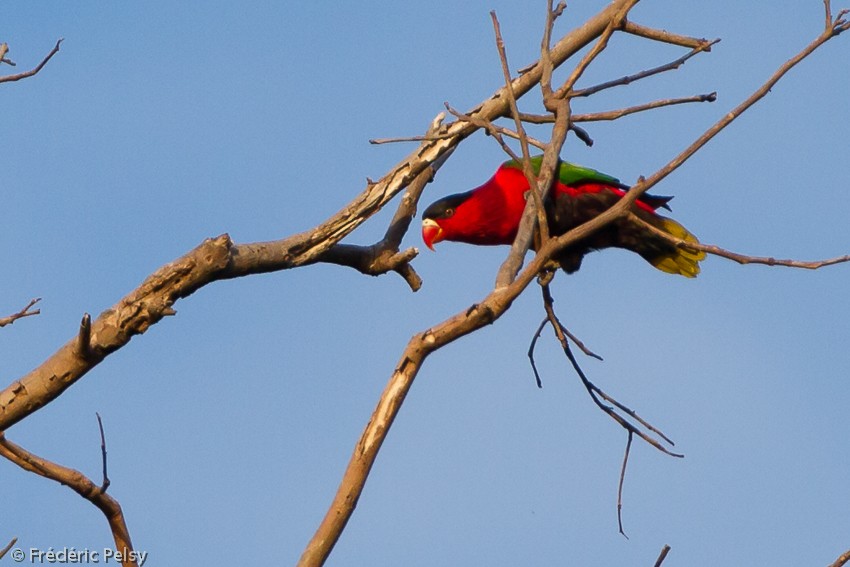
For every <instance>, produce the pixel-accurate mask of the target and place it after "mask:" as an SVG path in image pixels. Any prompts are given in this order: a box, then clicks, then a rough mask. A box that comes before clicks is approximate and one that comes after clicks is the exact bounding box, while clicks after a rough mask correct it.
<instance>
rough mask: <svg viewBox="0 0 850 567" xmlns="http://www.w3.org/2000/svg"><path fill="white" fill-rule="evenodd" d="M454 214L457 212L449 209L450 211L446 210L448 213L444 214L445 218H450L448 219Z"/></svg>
mask: <svg viewBox="0 0 850 567" xmlns="http://www.w3.org/2000/svg"><path fill="white" fill-rule="evenodd" d="M453 214H455V210H454V209H453V208H451V207H449V208H448V209H446V212H444V213H443V216H444V217H446V218H448V217H450V216H452V215H453Z"/></svg>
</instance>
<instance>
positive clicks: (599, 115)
mask: <svg viewBox="0 0 850 567" xmlns="http://www.w3.org/2000/svg"><path fill="white" fill-rule="evenodd" d="M716 100H717V93H716V92H711V93H706V94H698V95H694V96H686V97H681V98H667V99H661V100H654V101H652V102H647V103H644V104H638V105H635V106H629V107H626V108H619V109H616V110H606V111H603V112H591V113H586V114H573V116H572V121H573V122H600V121H603V120H617V119H618V118H622V117H623V116H628V115H629V114H635V113H637V112H643V111H645V110H653V109H655V108H662V107H665V106H673V105H676V104H685V103H690V102H714V101H716ZM520 117H521V118H522V121H523V122H528V123H530V124H552V123H553V122H555V116H554V115H553V114H528V113H522V114H520ZM572 128H573V126H571V129H572Z"/></svg>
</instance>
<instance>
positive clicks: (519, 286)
mask: <svg viewBox="0 0 850 567" xmlns="http://www.w3.org/2000/svg"><path fill="white" fill-rule="evenodd" d="M625 4H627V2H621V3H618V2H615V3H612V4H611V5H609V6H608V11H607V12H606V15H608V16H609V17H613V16H614V15H617V14H618V13H619V11H620V10H621V9H622V7H623V6H624V5H625ZM607 21H610V20H607ZM596 23H597V24H598V23H599V21H598V20H596ZM603 25H604V27H606V28H607V23H605V24H603ZM843 25H844V24H843V23H842V26H843ZM836 29H838V28H837V27H836V26H833V28H832V29H830V30H827V31H825V32H824V33H823V34H822V35H821V36H820V37H819V38H818V39H817V40H815V41H814V42H812V44H810V45H809V46H808V47H806V48H805V49H804V50H803V51H802V52H801V53H800V54H799V55H798V56H796V57H794V58H793V59H792V60H790V61H789V62H787V63H786V64H784V65H783V66H781V67H780V69H779V70H778V71H777V72H776V73H775V74H774V75H773V76H772V77H771V78H770V79H769V80H768V82H767V83H765V85H763V86H762V87H761V88H760V89H759V90H758V91H756V92H755V93H754V94H753V95H752V96H751V97H749V98H748V99H747V100H745V101H744V102H743V103H741V104H740V105H739V106H738V107H737V108H736V109H734V110H733V111H732V112H731V113H729V114H727V115H726V116H724V117H723V118H722V119H721V120H719V121H718V122H717V123H716V124H715V125H714V126H713V127H712V128H710V129H709V130H708V131H707V132H706V133H705V134H703V135H702V136H701V137H700V138H698V139H697V140H696V141H695V142H694V143H693V144H691V146H689V147H688V148H686V149H685V150H684V151H683V152H681V153H680V154H679V155H678V156H677V157H676V158H674V159H673V160H672V161H671V162H669V163H668V164H667V165H666V166H665V167H664V168H662V169H661V170H659V171H658V172H656V173H655V174H653V175H652V176H651V177H650V178H649V179H647V180H640V181H639V182H638V183H637V184H636V185H635V186H634V187H632V189H631V190H629V191H628V192H627V194H626V196H625V197H624V198H622V199H621V200H620V201H619V202H618V203H617V204H616V205H614V206H613V207H611V208H610V209H608V210H607V211H605V212H604V213H602V214H601V215H599V216H597V217H595V218H594V219H592V220H590V221H588V222H586V223H584V224H582V225H580V226H578V227H576V228H574V229H573V230H570V231H569V232H567V233H566V234H564V235H561V236H558V237H555V238H550V239H549V241H548V242H546V243H544V244H543V245H542V246H541V247H540V248H539V250H538V252H537V254H536V255H535V257H534V259H533V260H532V261H531V262H530V263H529V265H528V266H527V267H526V268H525V270H523V271H522V272H521V273H520V274H519V276H517V277H516V278H515V279H513V280H512V282H511V283H509V284H507V285H502V286H499V285H497V287H496V288H495V289H494V290H493V291H492V292H491V293H490V294H489V295H488V296H487V297H485V298H484V299H483V300H482V301H481V302H480V303H477V304H475V305H473V306H472V307H471V308H470V309H467V310H465V311H463V312H461V313H459V314H457V315H455V316H454V317H452V318H450V319H447V320H445V321H444V322H443V323H440V324H439V325H437V326H435V327H431V328H430V329H428V330H426V331H423V332H422V333H419V334H416V335H414V336H413V337H412V338H411V339H410V342H409V343H408V345H407V347H406V348H405V350H404V353H403V354H402V357H401V360H400V361H399V363H398V365H397V366H396V369H395V371H394V372H393V374H392V376H391V378H390V381H389V383H388V384H387V386H386V388H385V389H384V392H383V393H382V395H381V398H380V400H379V401H378V405H377V407H376V409H375V411H374V412H373V414H372V418H371V419H370V420H369V423H368V424H367V426H366V429H365V430H364V431H363V434H362V435H361V437H360V439H359V441H358V442H357V444H356V446H355V449H354V454H353V455H352V457H351V460H350V461H349V464H348V467H347V468H346V471H345V473H344V475H343V478H342V481H341V482H340V485H339V488H338V490H337V493H336V496H335V497H334V500H333V502H332V504H331V506H330V508H329V509H328V511H327V513H326V515H325V518H324V519H323V521H322V523H321V524H320V525H319V528H318V529H317V530H316V533H315V534H314V536H313V538H312V539H311V540H310V542H309V543H308V545H307V548H306V549H305V551H304V553H303V554H302V556H301V560H300V561H299V565H301V566H314V565H321V564H323V563H324V561H325V559H326V558H327V556H328V555H329V554H330V552H331V550H332V548H333V546H334V545H335V543H336V541H337V540H338V538H339V535H340V534H341V533H342V530H343V529H344V528H345V525H346V523H347V522H348V520H349V518H350V517H351V514H352V512H353V511H354V508H355V507H356V505H357V501H358V499H359V497H360V494H361V493H362V490H363V487H364V485H365V482H366V479H367V477H368V475H369V472H370V470H371V468H372V465H373V464H374V461H375V458H376V456H377V453H378V451H379V449H380V446H381V444H382V443H383V441H384V439H385V438H386V436H387V434H388V432H389V430H390V428H391V426H392V423H393V421H394V419H395V417H396V415H397V414H398V411H399V410H400V408H401V405H402V403H403V402H404V399H405V397H406V395H407V392H408V391H409V389H410V386H411V385H412V383H413V380H414V379H415V377H416V375H417V373H418V372H419V369H420V368H421V366H422V364H423V363H424V361H425V359H426V358H427V356H428V355H429V354H431V353H433V352H434V351H436V350H438V349H439V348H441V347H442V346H444V345H446V344H449V343H451V342H453V341H454V340H456V339H458V338H460V337H462V336H465V335H466V334H468V333H470V332H473V331H474V330H476V329H478V328H480V327H482V326H484V325H486V324H491V323H493V322H494V321H495V320H497V319H498V318H499V317H500V316H501V314H502V313H504V311H505V310H506V309H507V308H508V307H509V306H510V304H511V302H512V301H513V300H514V299H515V298H516V297H517V296H518V295H519V294H520V293H521V292H522V291H523V290H524V289H525V287H527V285H528V283H529V282H530V281H531V279H533V278H534V277H535V276H536V275H537V274H538V273H539V272H540V271H541V270H542V269H543V268H544V267H545V266H546V264H547V262H548V260H549V259H550V258H551V257H552V255H553V254H554V253H556V252H557V251H558V250H561V249H562V248H563V247H565V246H568V245H569V244H571V243H573V242H576V241H578V240H579V239H581V238H583V237H585V236H587V235H589V234H591V233H592V232H593V231H595V230H598V229H599V228H600V227H602V226H604V225H605V224H606V223H608V222H611V221H612V220H613V219H614V218H616V217H618V216H620V215H623V214H626V210H627V208H628V207H630V206H631V205H632V203H633V202H634V200H635V199H637V197H638V196H640V195H641V194H642V193H643V192H645V191H646V190H648V189H649V188H650V187H651V186H653V185H654V184H656V183H658V181H660V180H661V179H663V178H664V177H666V176H667V175H669V174H670V172H672V171H673V170H674V169H676V168H677V167H679V166H680V165H681V164H682V163H684V161H686V160H687V159H688V158H689V157H690V156H691V155H693V153H694V152H696V151H697V150H698V149H699V148H700V147H702V146H703V145H705V143H707V142H708V140H710V139H711V138H712V137H713V136H714V135H716V134H717V133H718V132H719V131H720V130H722V129H723V128H725V127H726V126H727V125H728V124H729V123H731V122H732V121H733V120H734V119H735V118H736V117H737V116H739V115H740V114H741V113H742V112H744V111H745V110H746V109H747V108H749V106H751V105H752V104H754V103H755V102H756V101H757V100H759V99H760V98H761V97H763V96H764V94H766V93H767V92H768V91H769V90H770V88H771V87H772V86H773V85H775V84H776V82H777V81H778V80H779V79H780V78H781V77H782V76H783V75H784V74H785V73H786V72H787V71H788V70H789V69H790V68H791V67H793V66H794V65H796V64H797V63H799V61H801V60H802V59H803V58H805V57H806V56H807V55H808V54H809V53H811V52H812V51H814V50H815V49H816V48H817V47H818V46H820V45H821V44H823V43H824V42H825V41H827V40H828V39H829V38H830V37H833V36H834V35H837V33H838V32H837V31H835V30H836ZM599 33H602V32H601V31H600V32H599ZM539 67H540V65H539V64H538V65H535V66H534V67H531V68H529V70H528V71H527V73H526V74H523V75H521V76H520V78H519V79H516V80H515V82H516V81H518V80H520V79H523V78H525V77H526V76H529V74H530V73H531V72H532V71H533V70H535V69H539ZM553 141H554V136H553ZM550 147H551V146H550ZM544 160H545V158H544ZM541 169H542V168H541ZM512 253H513V252H512ZM497 281H498V280H497ZM556 329H558V327H557V326H556ZM573 360H574V359H573ZM592 397H594V396H592ZM594 400H595V401H596V402H597V404H598V405H600V407H603V408H608V410H609V411H611V412H612V413H611V414H609V415H612V417H613V418H614V419H615V420H617V418H618V417H619V416H618V414H616V413H614V412H613V409H612V408H610V407H608V406H605V405H604V404H603V403H602V402H601V401H599V400H596V398H595V397H594ZM609 403H613V402H609ZM615 405H616V404H615ZM617 407H618V408H619V409H621V410H622V411H626V413H627V414H628V415H629V416H630V417H632V418H634V419H637V420H639V418H638V417H637V415H636V414H634V412H631V411H630V410H628V408H625V409H624V407H623V406H617ZM615 416H617V417H615ZM618 422H619V423H620V424H621V425H622V426H623V427H625V428H626V429H627V430H628V431H632V430H634V433H635V434H637V435H638V436H641V438H643V439H644V440H646V441H647V442H649V443H651V444H653V446H656V448H658V449H659V450H661V451H664V452H667V453H669V454H671V455H677V454H676V453H672V452H670V451H668V450H667V449H665V448H664V447H663V446H662V445H660V444H659V443H658V442H657V441H655V440H654V439H652V438H651V437H647V436H646V435H645V434H644V433H643V432H642V431H640V430H638V429H636V428H635V427H634V426H632V425H631V424H630V423H629V422H628V421H626V420H625V419H623V418H622V417H620V418H619V420H618ZM639 422H640V423H642V425H643V426H644V427H649V424H647V423H646V422H644V421H643V420H639ZM654 432H655V433H657V434H659V435H661V434H660V432H658V431H657V430H654ZM662 438H663V439H665V440H666V441H668V442H669V439H667V438H666V437H664V436H663V435H662Z"/></svg>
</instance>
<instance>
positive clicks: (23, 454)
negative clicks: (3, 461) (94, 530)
mask: <svg viewBox="0 0 850 567" xmlns="http://www.w3.org/2000/svg"><path fill="white" fill-rule="evenodd" d="M104 451H105V450H104ZM0 456H3V457H5V458H7V459H9V460H10V461H12V462H13V463H15V464H16V465H18V466H19V467H21V468H22V469H24V470H26V471H29V472H32V473H35V474H37V475H39V476H43V477H44V478H48V479H50V480H53V481H55V482H58V483H59V484H64V485H65V486H68V487H69V488H70V489H71V490H73V491H74V492H76V493H77V494H79V495H80V496H82V497H83V498H85V499H86V500H88V501H89V502H91V503H92V504H94V505H95V506H96V507H97V508H98V510H100V511H101V512H102V513H103V515H104V516H105V517H106V521H107V522H108V523H109V529H110V530H111V531H112V537H113V539H114V540H115V549H116V551H118V552H119V553H121V556H122V561H123V563H122V564H123V565H124V567H138V563H137V562H136V560H135V554H133V553H131V551H132V550H133V544H132V542H131V541H130V532H129V531H128V530H127V524H126V523H125V521H124V513H123V512H122V511H121V505H120V504H119V503H118V501H117V500H115V499H114V498H113V497H112V496H109V495H108V494H106V492H105V488H103V489H102V488H101V487H99V486H98V485H96V484H95V483H94V482H92V481H91V479H89V478H88V477H87V476H86V475H84V474H83V473H81V472H80V471H77V470H74V469H71V468H68V467H64V466H62V465H58V464H56V463H54V462H51V461H48V460H47V459H44V458H42V457H39V456H37V455H34V454H33V453H30V452H29V451H27V450H26V449H24V448H23V447H21V446H20V445H16V444H15V443H12V442H11V441H9V440H8V439H7V438H6V436H5V434H4V433H2V432H0Z"/></svg>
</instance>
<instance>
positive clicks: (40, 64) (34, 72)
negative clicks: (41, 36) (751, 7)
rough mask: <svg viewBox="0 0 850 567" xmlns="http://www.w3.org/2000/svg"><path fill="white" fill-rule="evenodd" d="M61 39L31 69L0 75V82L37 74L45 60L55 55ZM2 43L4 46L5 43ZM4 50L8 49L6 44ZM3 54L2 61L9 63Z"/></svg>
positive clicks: (45, 62) (18, 79) (45, 63)
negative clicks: (15, 73)
mask: <svg viewBox="0 0 850 567" xmlns="http://www.w3.org/2000/svg"><path fill="white" fill-rule="evenodd" d="M62 41H63V39H59V40H58V41H57V42H56V45H55V46H53V49H51V50H50V53H48V54H47V56H46V57H45V58H44V59H42V60H41V63H39V64H38V65H36V66H35V67H33V68H32V69H30V70H29V71H24V72H23V73H18V74H17V75H6V76H3V77H0V83H11V82H13V81H20V80H21V79H26V78H29V77H32V76H33V75H35V74H37V73H38V72H39V71H41V70H42V69H43V68H44V66H45V65H47V62H48V61H50V59H52V58H53V56H54V55H56V54H57V53H58V52H59V46H60V45H61V44H62ZM3 45H4V46H6V44H5V43H4V44H3ZM5 51H8V46H6V49H5ZM3 56H4V57H3V62H4V63H11V62H9V61H6V60H5V53H4V54H3ZM11 64H12V65H14V63H11Z"/></svg>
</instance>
